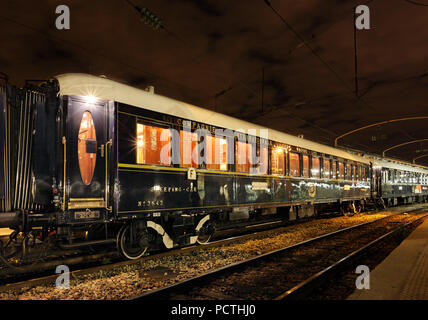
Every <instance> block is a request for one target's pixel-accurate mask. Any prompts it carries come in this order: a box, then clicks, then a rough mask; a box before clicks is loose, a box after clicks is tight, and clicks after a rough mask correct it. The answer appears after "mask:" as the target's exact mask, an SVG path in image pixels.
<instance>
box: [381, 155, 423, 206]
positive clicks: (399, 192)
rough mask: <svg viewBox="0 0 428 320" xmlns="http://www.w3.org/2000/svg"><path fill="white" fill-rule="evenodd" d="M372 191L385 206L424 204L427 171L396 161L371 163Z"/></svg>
mask: <svg viewBox="0 0 428 320" xmlns="http://www.w3.org/2000/svg"><path fill="white" fill-rule="evenodd" d="M373 171H374V190H375V192H376V195H377V196H378V197H381V198H382V199H383V201H384V203H385V205H387V206H393V205H398V204H407V203H414V202H426V201H427V199H428V169H427V168H425V167H421V166H418V165H412V164H410V163H405V162H400V161H396V160H385V159H384V160H379V159H376V160H374V161H373Z"/></svg>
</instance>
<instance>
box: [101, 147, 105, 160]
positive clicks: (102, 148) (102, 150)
mask: <svg viewBox="0 0 428 320" xmlns="http://www.w3.org/2000/svg"><path fill="white" fill-rule="evenodd" d="M101 158H104V145H103V144H102V145H101Z"/></svg>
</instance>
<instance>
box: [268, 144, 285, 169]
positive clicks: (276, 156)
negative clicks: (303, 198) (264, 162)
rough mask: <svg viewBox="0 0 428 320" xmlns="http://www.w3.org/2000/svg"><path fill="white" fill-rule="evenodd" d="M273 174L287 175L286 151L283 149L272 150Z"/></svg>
mask: <svg viewBox="0 0 428 320" xmlns="http://www.w3.org/2000/svg"><path fill="white" fill-rule="evenodd" d="M271 159H272V174H279V175H284V174H285V150H284V148H281V147H275V148H273V149H272V155H271Z"/></svg>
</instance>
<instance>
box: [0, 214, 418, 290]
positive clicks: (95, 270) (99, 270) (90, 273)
mask: <svg viewBox="0 0 428 320" xmlns="http://www.w3.org/2000/svg"><path fill="white" fill-rule="evenodd" d="M416 207H417V206H416ZM414 208H415V207H413V206H407V207H404V208H403V207H401V208H400V207H397V208H391V210H390V211H395V212H396V213H395V214H398V213H400V212H403V211H404V210H406V209H407V210H409V209H414ZM419 208H420V206H419ZM364 216H365V215H361V218H358V219H359V221H361V220H365V219H366V218H363V217H364ZM346 219H347V220H345V221H346V222H345V223H344V224H343V225H345V226H346V225H350V223H349V222H351V221H352V220H351V219H349V221H348V218H346ZM321 220H324V222H322V221H321V222H320V224H321V225H323V224H324V225H328V226H330V230H334V229H335V228H337V227H331V226H332V225H331V220H330V219H321ZM308 222H310V221H308ZM310 223H312V224H313V226H312V227H314V226H316V229H317V230H318V229H319V227H320V225H319V224H318V221H313V222H310ZM315 223H316V224H315ZM341 223H343V222H341ZM341 223H339V225H340V224H341ZM354 223H355V222H354ZM294 225H295V227H292V228H294V229H295V228H301V227H299V226H305V224H299V223H295V224H294ZM288 227H290V226H289V225H287V226H285V227H284V226H283V227H278V228H274V229H269V230H265V231H260V232H252V233H247V234H244V235H241V236H234V237H229V238H226V239H222V240H217V241H213V242H211V243H209V244H206V245H203V246H192V247H184V248H180V249H177V250H171V251H166V252H161V253H158V254H155V255H151V256H146V257H144V258H142V259H140V260H137V261H120V262H117V263H112V264H106V265H97V266H95V267H90V268H85V269H80V270H75V271H72V272H71V278H72V279H77V280H78V282H77V283H79V282H80V280H82V279H83V280H82V281H88V279H91V278H92V279H93V278H98V276H97V275H100V277H107V278H106V279H110V277H114V276H115V274H117V270H120V271H119V273H120V272H122V271H123V270H129V269H127V268H131V269H132V268H133V269H136V270H141V269H142V268H143V266H145V265H147V264H151V263H152V262H154V261H155V262H156V263H162V260H165V259H166V260H173V261H183V262H184V261H185V260H179V259H178V260H176V259H177V256H178V255H180V254H181V256H182V257H186V256H189V255H190V256H194V257H198V256H199V255H200V252H207V250H204V249H208V251H210V250H213V249H210V248H216V247H218V248H216V249H215V250H217V251H222V249H221V248H223V246H225V245H226V247H227V245H228V244H231V245H232V246H238V247H239V246H240V245H237V243H240V242H241V243H246V240H249V241H250V242H251V241H253V240H252V239H256V241H258V240H257V239H263V237H266V235H265V234H269V233H270V235H272V234H277V233H278V234H282V235H284V231H286V230H288V229H282V228H288ZM308 227H309V225H306V227H305V230H306V229H307V228H308ZM247 229H251V228H247ZM294 229H293V230H294ZM347 229H348V228H347ZM276 230H278V232H277V231H276ZM327 230H328V229H327ZM286 232H287V231H286ZM288 232H289V230H288ZM323 232H325V231H324V230H322V232H318V234H322V233H323ZM339 232H341V231H339ZM314 234H317V233H314ZM287 238H288V236H287ZM305 238H308V237H304V238H303V239H305ZM300 241H301V240H300ZM263 242H265V241H263ZM198 250H201V251H200V252H199V253H198ZM238 250H240V249H238ZM257 254H259V253H257ZM239 258H241V257H239ZM186 259H187V258H186ZM214 259H215V258H214ZM241 259H242V258H241ZM157 261H159V262H157ZM235 261H237V260H235ZM62 263H64V262H62ZM177 263H178V262H177ZM143 269H144V268H143ZM51 272H52V269H51ZM125 272H129V271H125ZM199 273H200V272H197V274H199ZM162 275H163V273H162ZM162 275H161V276H160V278H163V277H162ZM57 276H58V275H56V274H53V275H49V276H42V277H37V278H34V277H33V278H31V279H30V278H29V279H25V280H23V281H19V282H16V281H15V282H14V283H8V284H6V285H3V286H1V287H0V293H1V292H20V289H22V288H24V290H27V289H26V288H32V287H36V286H46V287H47V288H48V287H49V286H51V285H52V284H54V283H55V280H56V279H57ZM137 278H138V276H137ZM166 278H168V277H166ZM147 280H149V279H147ZM89 281H90V280H89ZM107 281H109V280H107ZM141 281H143V283H144V284H146V282H147V281H146V276H145V275H143V278H141ZM151 281H152V280H150V281H149V282H151ZM162 281H164V280H162ZM77 283H76V285H77ZM169 283H171V282H169ZM166 284H168V279H166ZM166 284H165V285H166ZM146 287H147V289H149V290H150V289H151V288H150V286H149V285H148V284H147V286H146ZM157 287H160V285H157ZM147 289H146V290H147ZM50 290H51V289H50ZM50 290H48V291H50ZM139 291H140V290H136V293H134V295H135V294H137V293H138V292H139ZM144 291H145V290H144ZM130 296H132V294H130V295H127V296H122V298H128V297H130ZM3 297H4V295H3Z"/></svg>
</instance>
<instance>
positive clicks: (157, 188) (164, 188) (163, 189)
mask: <svg viewBox="0 0 428 320" xmlns="http://www.w3.org/2000/svg"><path fill="white" fill-rule="evenodd" d="M150 191H152V192H166V193H171V192H198V188H197V187H196V186H193V184H192V185H191V186H187V187H173V186H160V185H156V186H153V187H152V188H151V189H150Z"/></svg>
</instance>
